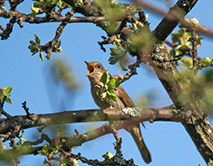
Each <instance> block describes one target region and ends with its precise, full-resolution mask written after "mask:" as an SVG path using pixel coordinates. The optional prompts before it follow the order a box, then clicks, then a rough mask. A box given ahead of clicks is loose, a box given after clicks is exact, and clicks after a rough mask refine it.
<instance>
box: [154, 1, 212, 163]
mask: <svg viewBox="0 0 213 166" xmlns="http://www.w3.org/2000/svg"><path fill="white" fill-rule="evenodd" d="M182 2H183V1H181V0H180V1H178V2H177V4H176V5H175V7H173V8H172V9H171V10H170V11H169V13H168V14H167V16H166V17H165V18H164V19H163V20H162V21H161V23H160V24H159V25H158V26H157V28H156V29H155V31H154V35H155V37H156V39H157V42H158V44H156V47H155V49H154V52H153V54H152V60H153V62H152V64H151V65H152V66H153V69H154V70H155V73H156V74H157V76H158V78H159V80H160V81H161V83H162V84H163V86H164V88H165V89H166V91H167V93H168V94H169V96H170V98H171V100H172V101H173V103H174V104H175V106H176V108H179V109H181V111H183V112H188V113H189V112H191V113H192V114H193V115H192V114H191V115H190V118H189V119H188V121H185V122H182V124H183V125H184V127H185V129H186V130H187V132H188V133H189V135H190V136H191V138H192V140H193V142H194V143H195V145H196V147H197V149H198V151H199V152H200V154H201V155H202V157H203V158H204V160H205V161H206V163H209V162H210V161H211V160H213V128H212V126H211V124H210V123H209V122H208V120H207V119H205V118H204V116H205V115H204V114H203V113H204V112H205V110H204V107H202V106H201V105H199V104H198V103H199V101H196V100H195V101H194V100H191V102H189V103H187V102H183V101H182V102H180V100H179V99H180V94H181V92H182V91H184V89H182V87H183V86H182V83H183V82H181V81H178V80H176V79H175V78H176V76H177V75H179V73H178V70H177V68H176V65H175V63H172V62H169V61H168V60H169V59H171V56H170V55H169V53H168V50H167V48H166V47H165V45H164V44H162V43H161V42H162V41H164V40H165V39H166V37H167V36H168V35H169V34H170V33H171V32H172V30H173V29H174V28H175V27H176V25H177V24H178V21H177V20H171V19H168V16H171V13H172V12H173V10H175V11H179V14H182V16H184V15H186V14H187V13H188V12H189V11H190V10H191V8H192V7H193V6H194V5H195V3H196V2H197V0H188V1H184V2H185V3H186V2H188V5H185V6H184V5H183V4H181V3H182ZM180 11H182V12H180ZM176 14H177V13H176ZM166 61H167V62H166ZM184 83H185V84H187V83H186V82H184Z"/></svg>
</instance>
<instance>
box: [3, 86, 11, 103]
mask: <svg viewBox="0 0 213 166" xmlns="http://www.w3.org/2000/svg"><path fill="white" fill-rule="evenodd" d="M12 89H13V88H12V87H5V88H3V89H0V100H3V99H4V97H6V99H5V101H6V102H7V103H9V104H11V103H12V102H11V99H10V92H11V91H12Z"/></svg>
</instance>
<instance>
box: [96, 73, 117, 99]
mask: <svg viewBox="0 0 213 166" xmlns="http://www.w3.org/2000/svg"><path fill="white" fill-rule="evenodd" d="M118 86H119V82H118V80H117V79H115V78H112V79H110V78H109V74H108V70H106V71H105V72H104V73H103V75H102V77H101V79H100V81H99V82H97V83H96V85H95V87H96V88H97V91H96V93H97V95H98V96H100V97H101V100H102V101H103V100H104V99H105V98H106V97H107V98H108V99H110V100H114V101H116V100H117V97H116V95H115V92H114V89H116V88H117V87H118Z"/></svg>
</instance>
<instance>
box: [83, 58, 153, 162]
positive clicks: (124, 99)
mask: <svg viewBox="0 0 213 166" xmlns="http://www.w3.org/2000/svg"><path fill="white" fill-rule="evenodd" d="M85 63H86V64H87V69H88V72H87V76H88V78H89V81H90V84H91V93H92V96H93V99H94V101H95V103H96V104H97V105H98V106H99V107H100V108H101V109H106V108H108V107H114V108H124V107H135V105H134V103H133V102H132V100H131V99H130V97H129V96H128V94H127V93H126V91H125V90H124V89H123V88H122V86H120V85H119V86H118V87H117V88H116V89H115V95H116V97H117V100H116V101H114V100H110V99H108V98H104V100H101V97H100V96H98V95H97V93H96V92H97V88H96V87H95V85H96V83H97V82H99V81H100V79H101V77H102V75H103V73H104V71H105V69H104V67H103V66H102V64H101V63H99V62H90V63H88V62H86V61H85ZM126 130H127V131H128V132H130V134H131V135H132V137H133V139H134V141H135V142H136V144H137V147H138V149H139V151H140V153H141V155H142V157H143V159H144V161H145V162H146V163H150V162H151V154H150V152H149V150H148V148H147V147H146V145H145V143H144V140H143V137H142V135H141V130H140V127H139V124H135V125H131V126H128V127H126Z"/></svg>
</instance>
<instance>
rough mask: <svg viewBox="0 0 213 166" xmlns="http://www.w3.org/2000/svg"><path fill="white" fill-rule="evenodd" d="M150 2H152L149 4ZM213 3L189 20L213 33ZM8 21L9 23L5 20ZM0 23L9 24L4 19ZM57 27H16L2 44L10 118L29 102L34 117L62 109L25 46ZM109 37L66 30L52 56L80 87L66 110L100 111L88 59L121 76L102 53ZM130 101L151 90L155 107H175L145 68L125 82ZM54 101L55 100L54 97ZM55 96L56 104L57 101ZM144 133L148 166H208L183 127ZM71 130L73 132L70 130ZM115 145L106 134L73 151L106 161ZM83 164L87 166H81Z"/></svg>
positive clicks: (204, 51)
mask: <svg viewBox="0 0 213 166" xmlns="http://www.w3.org/2000/svg"><path fill="white" fill-rule="evenodd" d="M150 2H151V1H150ZM152 2H154V3H155V4H156V6H158V7H161V8H163V9H165V10H168V8H167V7H166V6H165V5H162V4H161V3H160V1H157V0H155V1H154V0H152ZM31 3H32V2H31V1H26V2H24V3H23V4H21V5H20V8H19V10H20V11H28V12H30V6H31ZM212 5H213V1H212V0H205V1H199V2H198V3H197V5H196V7H195V8H193V10H192V11H191V12H190V13H189V14H188V15H187V16H186V17H187V18H189V17H195V18H197V19H198V21H199V22H200V23H201V24H202V25H205V26H207V27H208V28H211V29H213V22H212V21H210V18H213V13H212V12H211V11H212V9H211V8H212ZM146 13H148V14H149V17H148V21H149V22H150V23H151V25H150V27H151V29H152V30H153V29H154V28H155V27H156V26H157V25H158V23H159V22H160V20H161V19H162V18H161V17H159V16H156V15H153V14H152V13H150V12H149V11H147V12H146ZM7 21H9V20H7ZM0 24H1V25H5V20H3V19H0ZM57 26H58V23H47V24H40V25H36V24H28V23H24V27H23V28H19V26H18V25H15V27H14V29H13V33H12V34H11V37H10V38H9V39H8V40H4V41H0V50H1V61H0V65H1V70H0V75H1V78H0V87H1V88H3V87H6V86H12V87H13V90H12V96H11V100H12V104H11V105H9V104H5V110H6V111H7V112H8V113H9V114H11V115H20V114H24V111H23V109H22V108H21V103H22V102H23V101H27V106H28V107H29V108H30V112H32V113H40V114H41V113H51V112H56V111H58V107H57V108H56V110H54V107H53V104H52V103H51V102H50V100H49V99H48V97H49V95H48V91H47V88H46V87H47V86H48V85H50V84H51V82H50V80H48V79H47V78H46V71H45V70H46V69H47V67H46V66H47V65H48V63H50V62H49V61H47V60H45V61H44V62H42V61H41V60H40V59H39V57H38V55H34V56H33V57H32V56H31V53H30V51H29V49H28V48H27V47H28V45H29V41H30V40H34V34H37V35H38V36H39V37H40V39H41V44H45V43H46V42H48V41H49V40H51V39H52V38H53V37H54V34H55V30H56V28H57ZM104 35H106V34H105V33H104V31H102V30H101V29H100V28H98V27H96V26H95V25H93V24H91V23H80V24H76V23H73V24H69V25H67V26H66V28H65V29H64V32H63V34H62V36H61V38H60V39H61V41H62V49H63V52H62V53H60V54H53V55H52V58H53V59H54V58H57V57H62V58H64V57H65V58H66V59H67V61H68V62H69V63H70V64H71V65H72V70H73V71H74V73H75V74H76V76H77V79H78V80H79V82H80V89H79V90H78V92H77V93H76V94H75V95H74V96H73V98H70V99H69V100H68V101H67V100H66V102H68V103H67V104H66V105H65V107H64V109H66V110H78V109H91V108H98V107H97V106H96V105H95V103H94V102H93V99H92V97H91V94H90V85H89V81H88V79H87V78H86V76H85V75H86V71H87V69H86V65H85V63H84V60H86V61H88V62H90V61H100V62H101V63H102V64H103V65H104V67H105V68H106V69H109V71H110V73H111V74H117V73H120V74H123V72H122V71H121V70H120V69H119V68H118V66H117V65H115V66H112V65H109V64H108V62H107V60H108V58H109V50H107V52H106V53H104V52H103V51H102V50H101V49H100V47H99V45H98V44H97V41H101V40H102V39H101V36H104ZM212 44H213V41H212V39H210V38H205V40H203V42H202V46H201V47H200V48H199V49H198V50H199V56H200V57H205V56H212V52H213V51H212ZM122 86H123V87H124V88H125V90H126V91H127V92H128V94H129V95H130V96H131V98H132V99H133V100H134V101H136V98H137V97H138V96H143V95H145V94H146V93H148V92H149V91H150V90H154V91H156V93H157V94H158V98H157V99H156V100H155V102H154V103H153V104H154V105H153V107H163V106H166V105H169V104H171V100H170V99H169V97H168V95H167V93H166V92H165V90H164V89H163V87H162V85H161V83H160V82H159V81H158V80H157V79H156V76H155V75H150V73H149V72H148V71H147V70H146V69H145V68H140V69H138V75H137V76H133V77H132V78H131V79H130V80H129V81H127V82H125V83H123V84H122ZM52 98H54V96H52ZM58 100H59V98H58V96H57V97H56V99H55V101H56V102H58ZM101 124H102V123H100V122H99V123H91V124H88V123H84V124H80V123H77V124H72V125H70V126H71V128H70V130H73V129H74V128H77V129H78V130H79V132H80V133H83V132H86V131H87V130H88V129H92V128H95V127H97V126H100V125H101ZM145 125H146V129H144V128H142V133H143V136H144V139H145V142H146V144H147V146H148V148H149V150H150V152H151V154H152V160H153V161H152V163H150V164H149V165H150V166H156V165H157V166H171V165H173V166H179V165H187V166H194V165H198V164H199V163H201V164H202V165H205V162H204V160H203V159H202V157H201V156H200V154H199V153H198V151H197V150H196V147H195V146H194V144H193V142H192V141H191V138H190V137H189V135H188V134H187V132H186V131H185V129H184V128H183V126H182V125H181V124H180V123H175V122H155V123H149V122H145ZM36 131H37V130H36V129H35V128H34V129H28V130H26V132H25V134H24V138H26V139H29V140H30V139H33V134H32V133H33V132H36ZM70 132H72V131H70ZM119 135H120V136H121V137H122V138H123V144H122V150H123V154H124V157H125V158H126V159H130V158H134V161H135V163H136V164H137V165H139V166H140V165H144V162H143V160H142V159H141V157H140V154H139V151H138V150H137V147H136V145H135V143H134V142H133V140H132V138H131V137H130V135H129V134H128V133H127V132H126V131H124V130H121V131H119ZM113 142H115V140H114V137H113V136H112V135H111V134H110V135H106V136H103V137H101V138H98V139H96V140H94V141H90V142H88V143H85V144H83V145H82V146H81V147H77V148H76V149H74V150H73V153H78V152H81V153H82V155H83V156H85V157H87V158H91V159H94V158H98V159H99V160H102V157H101V156H102V155H103V154H104V153H106V152H111V153H114V152H115V151H114V148H113ZM20 160H21V164H20V165H23V166H24V165H27V164H29V163H31V165H42V160H43V157H40V156H36V157H35V156H24V157H21V158H20ZM80 165H83V164H81V163H80Z"/></svg>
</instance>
